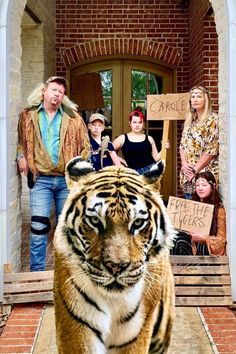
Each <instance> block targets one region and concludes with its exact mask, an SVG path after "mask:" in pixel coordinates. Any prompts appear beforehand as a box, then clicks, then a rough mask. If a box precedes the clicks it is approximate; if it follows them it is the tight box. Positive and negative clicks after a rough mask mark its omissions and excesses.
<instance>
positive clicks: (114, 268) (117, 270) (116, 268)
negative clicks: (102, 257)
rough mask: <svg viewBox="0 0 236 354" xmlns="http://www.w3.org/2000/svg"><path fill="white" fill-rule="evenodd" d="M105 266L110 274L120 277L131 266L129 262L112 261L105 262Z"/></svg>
mask: <svg viewBox="0 0 236 354" xmlns="http://www.w3.org/2000/svg"><path fill="white" fill-rule="evenodd" d="M103 264H104V266H105V267H106V269H107V270H108V272H109V273H110V274H112V275H114V276H118V275H120V274H121V273H122V272H123V271H124V270H125V269H126V268H128V266H129V265H130V263H129V262H122V263H114V262H111V261H108V262H104V263H103Z"/></svg>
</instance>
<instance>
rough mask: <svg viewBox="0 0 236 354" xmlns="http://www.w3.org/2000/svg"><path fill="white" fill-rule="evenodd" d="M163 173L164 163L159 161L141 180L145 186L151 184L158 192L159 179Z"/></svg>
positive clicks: (159, 186)
mask: <svg viewBox="0 0 236 354" xmlns="http://www.w3.org/2000/svg"><path fill="white" fill-rule="evenodd" d="M164 172H165V161H164V160H160V161H158V162H156V163H155V165H153V166H152V167H151V168H150V170H148V171H146V172H144V174H143V178H144V181H145V184H152V185H153V187H154V188H155V189H156V190H157V191H158V192H160V189H161V179H162V176H163V174H164Z"/></svg>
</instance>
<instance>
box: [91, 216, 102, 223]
mask: <svg viewBox="0 0 236 354" xmlns="http://www.w3.org/2000/svg"><path fill="white" fill-rule="evenodd" d="M90 221H91V223H92V224H94V225H96V224H99V222H100V220H99V218H98V217H97V216H91V218H90Z"/></svg>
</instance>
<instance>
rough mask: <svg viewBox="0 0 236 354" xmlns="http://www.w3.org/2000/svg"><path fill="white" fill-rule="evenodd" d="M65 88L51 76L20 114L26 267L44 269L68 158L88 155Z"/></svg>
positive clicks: (81, 124)
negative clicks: (27, 220)
mask: <svg viewBox="0 0 236 354" xmlns="http://www.w3.org/2000/svg"><path fill="white" fill-rule="evenodd" d="M67 87H68V83H67V80H66V79H65V78H64V77H60V76H52V77H50V78H49V79H48V80H47V81H46V83H45V84H42V85H41V86H38V87H37V88H36V89H35V90H34V91H33V92H32V94H31V95H30V96H29V98H28V103H29V104H30V106H29V107H28V108H26V109H25V110H24V111H23V112H22V113H21V114H20V118H19V123H18V133H19V134H18V136H19V140H18V146H17V163H18V167H19V170H20V172H21V173H23V174H24V175H26V176H27V178H28V186H29V188H30V209H31V233H30V271H42V270H45V265H46V248H47V234H48V232H49V230H50V228H51V224H50V220H49V217H50V213H51V208H52V202H53V201H54V203H55V211H56V217H57V219H58V216H59V215H60V213H61V211H62V208H63V205H64V202H65V200H66V198H67V195H68V190H67V186H66V181H65V174H64V172H65V166H66V164H67V162H68V161H69V160H70V159H71V158H73V157H75V156H78V155H81V156H82V157H83V158H84V159H87V158H88V156H89V139H88V134H87V128H86V126H85V124H84V122H83V120H82V118H81V117H80V115H79V114H78V113H77V111H76V107H77V106H76V105H75V104H74V103H73V102H71V101H70V100H69V99H68V97H67V96H66V95H65V93H66V89H67Z"/></svg>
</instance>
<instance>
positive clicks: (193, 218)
mask: <svg viewBox="0 0 236 354" xmlns="http://www.w3.org/2000/svg"><path fill="white" fill-rule="evenodd" d="M213 210H214V205H211V204H206V203H200V202H195V201H193V200H189V199H183V198H177V197H169V201H168V206H167V213H168V215H169V217H170V219H171V222H172V224H173V225H174V227H175V228H176V229H180V230H183V231H189V232H199V233H201V234H203V235H209V233H210V229H211V223H212V216H213Z"/></svg>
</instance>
